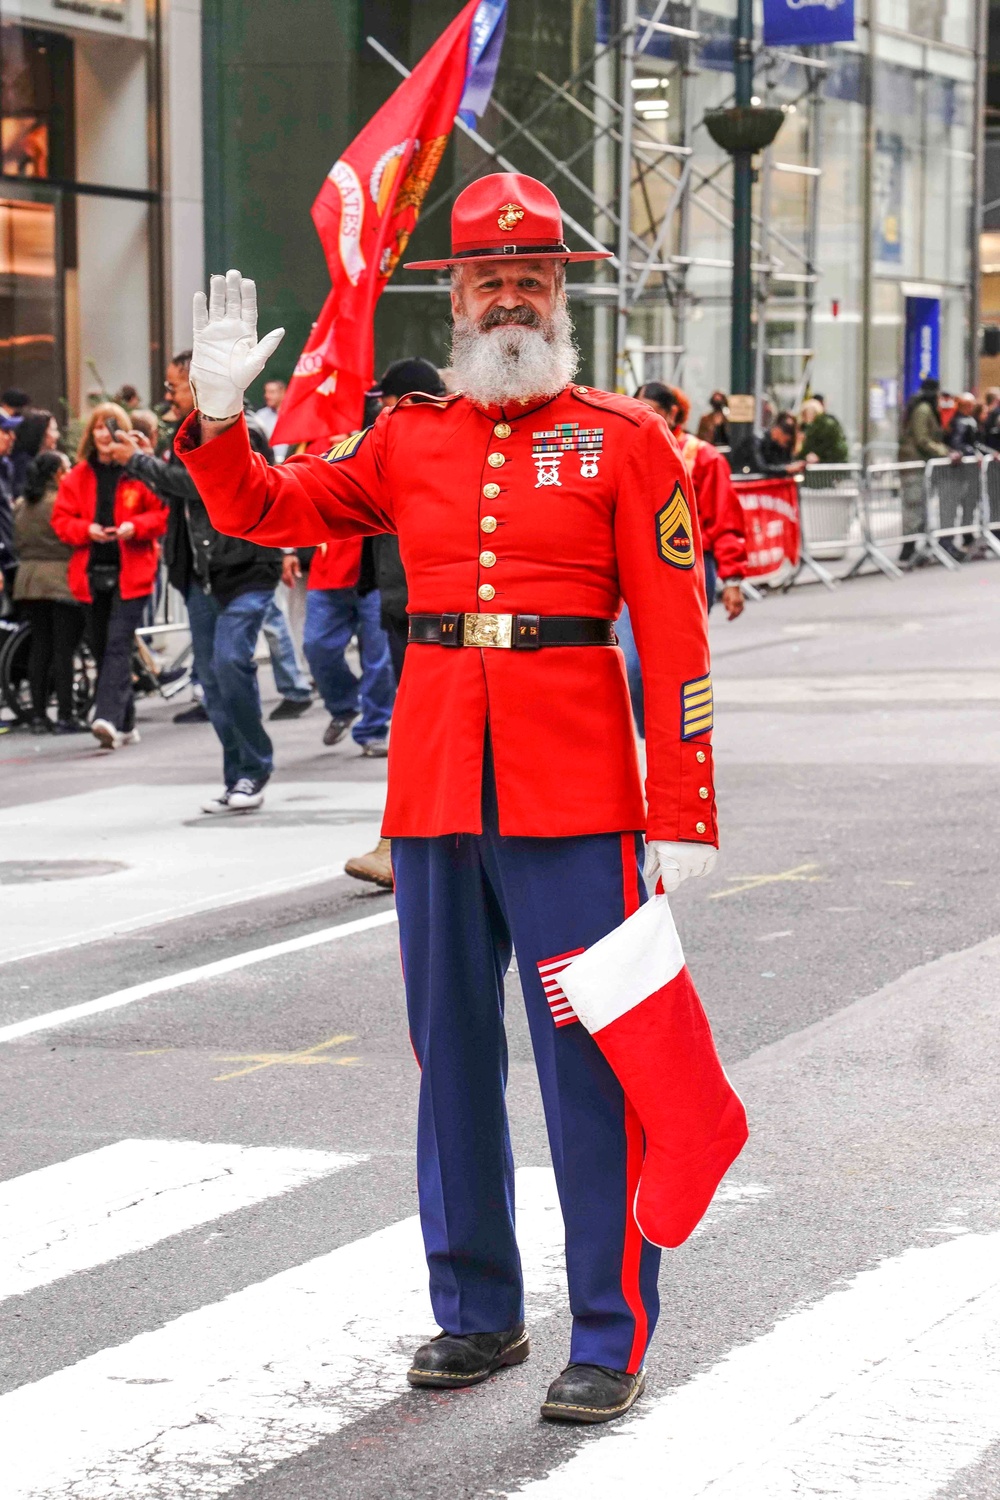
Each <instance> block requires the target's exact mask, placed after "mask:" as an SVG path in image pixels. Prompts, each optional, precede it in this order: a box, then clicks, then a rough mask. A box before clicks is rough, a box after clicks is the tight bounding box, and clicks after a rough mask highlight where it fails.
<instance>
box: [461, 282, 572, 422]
mask: <svg viewBox="0 0 1000 1500" xmlns="http://www.w3.org/2000/svg"><path fill="white" fill-rule="evenodd" d="M579 358H580V357H579V354H578V352H577V348H576V345H575V344H574V343H573V325H572V324H571V322H570V317H569V311H568V309H567V308H566V307H565V306H563V307H559V308H557V309H556V311H555V312H554V313H553V315H552V317H551V318H550V319H547V320H546V321H545V322H544V323H543V325H542V327H541V328H526V327H525V326H524V325H523V324H518V323H506V324H502V325H501V326H500V327H499V328H491V329H489V330H488V331H487V332H485V333H484V332H483V331H482V330H481V329H480V327H479V325H478V323H475V322H473V320H472V319H471V318H467V317H465V316H463V315H459V316H457V317H456V318H455V326H454V329H453V330H452V336H451V369H452V373H453V375H454V378H455V385H456V387H457V389H458V390H460V391H461V392H462V394H463V395H465V396H468V398H469V400H470V401H475V402H477V403H478V404H479V405H480V406H506V405H508V404H509V403H510V402H512V401H530V400H531V399H532V397H537V396H554V395H556V394H557V393H558V392H559V391H561V390H562V389H563V387H564V386H565V385H568V384H569V382H570V381H571V380H572V379H573V376H574V375H575V374H576V367H577V365H578V364H579Z"/></svg>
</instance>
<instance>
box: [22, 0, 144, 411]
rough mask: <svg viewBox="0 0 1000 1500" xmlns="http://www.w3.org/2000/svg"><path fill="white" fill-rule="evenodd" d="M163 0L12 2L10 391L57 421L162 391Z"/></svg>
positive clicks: (46, 0)
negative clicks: (101, 395)
mask: <svg viewBox="0 0 1000 1500" xmlns="http://www.w3.org/2000/svg"><path fill="white" fill-rule="evenodd" d="M159 21H160V18H159V10H158V4H157V3H156V0H150V3H149V4H147V3H144V0H100V3H99V4H97V3H94V4H90V3H84V0H2V3H0V130H2V148H3V171H2V181H0V385H2V386H3V387H8V386H17V387H20V388H22V389H24V390H26V391H27V392H28V393H29V394H30V396H31V398H32V400H33V402H34V403H35V404H36V405H37V406H43V407H47V408H49V409H50V410H51V411H53V412H54V413H56V415H57V416H58V417H59V418H60V421H62V422H65V420H67V419H68V418H69V417H71V416H74V415H78V414H79V413H80V412H81V411H83V410H85V408H86V406H87V403H88V399H90V400H93V399H94V396H95V394H96V393H98V392H100V391H114V390H115V389H116V388H117V387H118V386H120V385H122V384H123V383H126V382H128V383H130V384H133V385H135V386H137V387H138V389H139V390H140V391H141V392H142V393H143V394H144V395H146V396H148V395H149V394H150V393H151V392H152V391H154V390H155V389H156V388H157V385H158V380H159V365H160V361H161V357H162V343H163V287H164V265H163V256H162V246H163V237H162V231H161V208H162V204H161V172H160V166H161V159H162V141H161V134H160V112H159V107H158V105H159V88H160V76H159V66H158V62H159Z"/></svg>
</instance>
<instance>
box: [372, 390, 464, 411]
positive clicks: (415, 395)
mask: <svg viewBox="0 0 1000 1500" xmlns="http://www.w3.org/2000/svg"><path fill="white" fill-rule="evenodd" d="M457 400H458V396H457V395H449V396H431V395H429V394H428V393H427V391H410V393H409V395H407V396H400V398H399V400H398V401H397V402H396V404H395V406H393V407H390V409H389V415H390V416H392V413H393V412H394V411H399V410H400V408H401V407H406V406H439V407H445V406H450V405H451V403H452V402H453V401H457Z"/></svg>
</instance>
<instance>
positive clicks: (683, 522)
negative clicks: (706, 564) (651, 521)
mask: <svg viewBox="0 0 1000 1500" xmlns="http://www.w3.org/2000/svg"><path fill="white" fill-rule="evenodd" d="M656 548H657V551H658V552H659V554H660V556H661V557H662V558H663V561H664V562H665V563H669V564H670V566H671V567H672V568H693V567H694V539H693V536H692V531H691V512H690V510H689V509H688V503H687V500H686V498H685V495H684V491H683V490H682V489H681V487H680V485H679V484H675V485H674V488H673V493H672V494H671V496H670V499H669V500H668V501H667V503H666V505H664V506H663V508H662V510H658V511H657V512H656Z"/></svg>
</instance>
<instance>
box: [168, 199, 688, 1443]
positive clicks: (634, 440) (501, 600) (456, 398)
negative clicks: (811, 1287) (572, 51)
mask: <svg viewBox="0 0 1000 1500" xmlns="http://www.w3.org/2000/svg"><path fill="white" fill-rule="evenodd" d="M452 246H453V249H452V254H451V255H450V256H449V257H448V258H447V260H445V261H443V262H430V263H424V264H425V265H430V266H437V265H447V266H449V267H451V272H452V311H453V315H454V322H455V327H454V336H453V344H452V359H451V364H452V369H453V370H454V372H455V377H456V382H457V386H458V389H459V390H460V391H461V392H462V394H457V395H451V396H446V397H434V396H430V395H426V394H417V393H414V394H411V395H408V396H405V397H403V399H402V400H400V401H399V402H397V403H396V405H395V406H394V407H393V408H392V409H391V410H388V411H384V412H383V413H382V414H381V415H380V416H379V417H378V419H377V421H376V422H375V424H374V426H373V427H371V428H369V429H367V430H366V431H363V432H359V433H356V434H354V435H352V436H351V437H350V438H347V439H345V440H344V441H343V442H341V443H339V444H337V445H336V446H334V448H333V449H331V451H330V452H329V453H328V454H327V456H326V459H325V460H324V459H322V458H318V457H313V456H308V455H303V456H302V457H300V458H292V459H289V460H288V461H287V462H286V463H285V464H283V465H282V466H281V467H280V468H271V469H269V468H267V466H266V465H265V464H263V463H262V462H261V461H260V460H259V459H258V458H256V457H255V456H254V455H253V454H252V452H251V450H250V447H249V444H248V441H247V433H246V425H245V423H244V421H243V420H242V416H241V412H242V391H243V389H245V387H246V386H247V385H248V384H249V383H250V381H251V380H253V379H254V378H256V376H257V375H258V374H259V373H260V371H261V369H262V368H263V365H264V363H265V361H266V359H267V357H268V355H269V353H270V352H271V351H272V350H273V349H274V348H275V347H276V346H277V343H278V341H279V339H280V336H281V335H280V332H278V331H276V332H275V333H272V334H269V335H268V336H267V337H266V338H264V339H263V340H261V342H260V343H259V344H258V343H257V342H256V289H255V287H254V285H253V283H252V282H250V281H247V280H244V279H243V278H242V277H241V276H240V274H239V272H238V271H230V272H229V274H228V275H227V276H226V277H221V276H218V277H213V278H212V282H211V299H210V302H208V303H206V299H205V297H204V295H203V294H198V296H197V297H196V299H195V343H194V358H193V362H192V367H191V373H192V379H193V381H194V385H195V388H196V393H197V406H198V411H197V412H195V413H194V414H193V415H192V417H190V418H189V419H188V421H187V422H186V423H185V426H184V427H183V428H182V429H181V432H180V433H179V434H178V438H177V451H178V453H179V455H180V457H181V459H182V462H184V463H185V464H186V465H187V467H188V469H189V471H190V473H191V474H192V476H193V478H194V480H195V483H196V484H197V486H198V489H199V493H200V494H201V495H202V497H203V498H204V501H205V504H206V506H207V508H208V509H209V511H210V513H211V515H212V518H213V521H214V523H215V524H216V525H217V526H220V527H224V528H225V529H226V530H227V531H228V532H230V533H233V534H236V535H241V536H244V537H250V538H252V539H253V540H255V541H259V542H271V543H273V544H275V545H286V546H290V545H297V546H307V545H310V544H313V545H315V544H321V543H323V542H324V541H329V540H330V539H331V538H334V539H338V540H342V539H344V538H347V537H357V536H360V535H374V534H377V533H379V532H386V531H388V532H395V533H396V535H397V536H398V537H399V545H400V552H401V556H402V561H403V565H404V568H405V570H406V577H407V582H408V586H409V602H408V612H409V618H410V644H409V647H408V649H407V661H406V670H405V671H404V673H403V678H402V683H401V686H400V690H399V694H398V697H397V699H396V708H395V714H394V718H393V732H392V738H391V742H390V749H389V785H388V797H387V802H386V811H385V819H384V823H383V833H384V834H385V835H386V836H387V837H390V838H391V839H392V853H393V864H394V868H395V875H396V905H397V912H398V916H399V931H400V944H401V949H402V961H403V972H404V978H405V986H406V996H407V1010H408V1016H409V1025H410V1035H411V1039H412V1042H413V1047H414V1051H415V1053H416V1055H417V1059H418V1062H419V1064H420V1068H421V1079H420V1103H419V1118H418V1138H417V1158H418V1160H417V1171H418V1187H419V1197H420V1214H421V1224H422V1229H423V1235H424V1245H425V1249H426V1253H427V1261H428V1267H429V1271H430V1289H431V1301H432V1306H433V1308H434V1312H435V1316H436V1318H437V1320H438V1323H439V1324H440V1327H441V1329H442V1332H441V1334H440V1335H439V1336H438V1337H436V1338H434V1339H432V1340H430V1341H429V1342H428V1343H426V1344H424V1345H423V1346H422V1347H421V1348H419V1349H418V1350H417V1351H416V1353H415V1355H414V1356H413V1361H412V1365H411V1368H410V1370H409V1374H408V1379H409V1381H410V1383H411V1384H412V1385H415V1386H430V1387H437V1388H444V1389H454V1388H455V1387H458V1386H462V1385H471V1384H474V1383H476V1382H478V1381H481V1380H485V1379H487V1378H488V1377H489V1376H490V1375H492V1374H493V1373H494V1372H495V1371H496V1370H498V1369H500V1368H502V1367H503V1366H505V1365H513V1364H519V1363H520V1362H521V1361H522V1360H523V1359H524V1358H525V1357H526V1355H527V1353H528V1334H527V1332H526V1330H525V1327H524V1305H523V1286H522V1279H521V1268H520V1260H519V1256H518V1251H517V1243H516V1238H515V1233H514V1207H513V1206H514V1191H513V1189H514V1179H513V1162H512V1158H511V1150H510V1139H509V1134H508V1129H507V1117H506V1110H505V1104H504V1088H505V1083H506V1071H507V1053H506V1043H505V1039H504V1029H503V1001H504V991H503V974H504V971H505V970H506V968H507V965H508V963H509V961H510V957H511V950H512V947H513V948H515V949H516V951H517V957H518V968H519V973H520V977H521V986H522V990H523V992H524V997H525V1004H526V1007H527V1012H528V1020H529V1025H530V1029H531V1035H532V1043H533V1047H534V1052H535V1061H536V1066H537V1069H538V1074H539V1079H540V1083H541V1088H542V1095H543V1102H544V1107H545V1114H546V1121H547V1125H548V1131H549V1138H550V1144H551V1148H552V1157H553V1165H554V1167H555V1172H556V1179H557V1184H558V1188H559V1194H560V1200H561V1204H562V1210H563V1215H564V1219H565V1226H566V1259H567V1272H568V1278H569V1283H570V1301H571V1305H572V1308H573V1332H572V1340H571V1345H570V1357H569V1364H568V1365H567V1367H566V1368H565V1369H564V1370H563V1371H562V1373H561V1374H560V1375H558V1376H557V1377H556V1378H555V1379H554V1380H553V1381H552V1384H551V1385H550V1386H549V1390H548V1394H547V1396H546V1398H545V1401H544V1403H543V1405H542V1413H543V1415H544V1416H545V1417H547V1418H550V1419H553V1420H562V1421H586V1422H599V1421H609V1420H612V1419H613V1418H615V1417H617V1416H620V1415H621V1414H622V1413H623V1412H625V1411H627V1410H628V1409H629V1407H630V1406H631V1405H632V1404H633V1402H634V1401H635V1400H636V1399H637V1397H638V1396H639V1395H640V1394H641V1392H642V1389H643V1383H644V1377H643V1360H644V1357H645V1352H646V1348H647V1345H648V1343H649V1339H650V1337H651V1335H652V1332H653V1328H654V1326H655V1323H656V1318H657V1312H658V1300H657V1288H656V1280H657V1270H658V1265H659V1250H658V1249H656V1248H655V1247H654V1246H653V1245H652V1244H650V1243H648V1242H645V1241H644V1240H643V1239H642V1236H641V1234H640V1231H639V1229H638V1226H637V1224H636V1221H635V1218H634V1215H633V1213H632V1207H631V1206H632V1202H633V1198H634V1195H635V1185H636V1182H637V1180H638V1174H639V1171H640V1168H641V1162H642V1149H643V1146H642V1130H641V1126H640V1125H639V1120H638V1116H637V1114H636V1113H635V1111H634V1109H633V1107H632V1105H631V1104H630V1102H629V1100H628V1096H627V1089H626V1088H625V1087H623V1080H622V1077H621V1073H620V1072H619V1071H615V1072H613V1071H612V1069H611V1067H610V1065H609V1063H608V1062H607V1061H606V1059H605V1057H604V1055H603V1053H602V1052H601V1050H600V1047H599V1046H598V1044H597V1043H596V1042H595V1040H594V1038H592V1037H591V1036H590V1034H589V1033H588V1032H587V1031H586V1029H585V1027H584V1026H583V1025H581V1024H579V1022H576V1021H575V1019H574V1017H573V1015H572V1013H570V1014H569V1015H568V1016H567V1015H565V1014H564V1012H563V1007H562V1005H561V1004H557V999H558V993H559V992H558V982H557V980H556V979H555V977H554V976H555V974H556V972H557V971H558V970H559V968H560V966H561V965H562V964H563V963H565V962H566V961H567V960H568V958H569V957H570V956H572V955H574V954H576V953H578V952H581V951H582V950H583V949H585V948H587V947H589V946H590V945H591V944H593V943H594V942H596V941H597V940H598V939H599V938H600V937H602V936H603V935H604V934H606V933H608V932H609V931H611V930H613V929H614V928H616V927H617V926H619V925H620V924H621V922H622V921H623V919H624V918H625V917H626V916H628V915H629V914H631V913H633V912H634V911H636V910H637V909H638V907H639V905H640V904H641V903H642V902H643V901H644V900H645V892H644V891H643V889H642V885H641V881H640V859H639V855H640V851H641V849H642V830H645V837H646V846H647V861H646V883H647V885H648V886H649V887H650V889H654V888H655V887H656V885H657V882H658V881H660V880H662V882H663V884H664V886H665V887H666V888H667V889H671V890H672V889H674V888H675V887H676V886H677V885H678V884H679V883H680V881H681V880H682V879H684V878H685V877H686V876H690V875H700V874H704V873H706V872H707V871H708V870H710V869H711V868H712V865H713V863H714V859H715V847H716V844H717V840H718V835H717V825H716V814H715V803H714V795H713V790H712V760H711V756H712V752H711V728H712V689H711V678H710V675H709V659H708V641H707V616H706V611H705V600H704V578H703V571H702V559H701V541H700V537H699V531H698V523H697V517H696V516H695V514H694V513H693V509H692V505H693V502H692V497H691V487H690V481H689V478H688V475H687V471H686V470H685V468H684V465H683V464H682V463H681V460H680V456H679V454H678V452H677V447H676V444H675V443H674V440H673V438H672V437H671V435H670V432H669V430H668V428H667V427H666V425H665V423H663V422H661V421H660V420H658V418H657V417H656V416H655V415H654V414H653V412H651V411H650V410H649V408H648V407H647V406H644V405H643V404H642V403H641V402H638V401H634V400H631V399H630V398H628V397H626V396H619V395H611V394H609V393H607V392H604V391H598V390H593V389H592V388H591V387H589V386H587V385H580V384H575V383H574V381H573V376H574V372H575V368H576V352H575V349H574V347H573V342H572V331H571V325H570V319H569V313H568V308H567V302H566V295H565V270H564V268H565V265H566V263H567V262H569V261H573V260H578V259H593V258H599V255H600V252H596V253H595V252H576V253H571V252H570V251H569V250H568V248H567V246H566V244H565V243H564V241H563V231H562V218H561V213H560V210H559V205H558V203H557V201H556V199H555V197H554V196H553V194H552V193H551V192H550V191H549V189H548V188H546V187H545V186H544V185H543V184H541V183H539V182H536V181H535V180H533V179H532V178H530V177H524V176H521V175H519V174H515V173H498V174H495V175H491V176H488V177H485V178H482V179H480V180H478V181H476V182H474V183H472V184H471V185H470V186H469V187H468V188H466V189H465V190H464V191H463V192H462V193H461V194H460V195H459V197H458V198H457V200H456V202H455V205H454V208H453V211H452ZM623 595H624V597H625V599H626V600H627V601H628V604H629V607H630V609H631V611H632V618H633V622H634V627H635V633H636V638H637V641H638V645H639V651H640V654H641V657H642V663H643V669H644V673H645V676H646V695H647V777H646V788H645V790H646V797H645V799H644V797H643V788H642V783H641V781H640V776H639V767H638V760H637V755H636V746H635V738H634V735H633V732H632V725H631V715H630V708H629V698H628V688H627V684H626V680H625V671H624V666H623V662H622V657H621V653H620V652H619V651H618V649H617V647H616V645H615V634H614V619H615V616H616V615H617V613H618V610H619V607H620V604H621V599H622V596H623ZM647 802H648V811H647V805H646V804H647Z"/></svg>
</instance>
